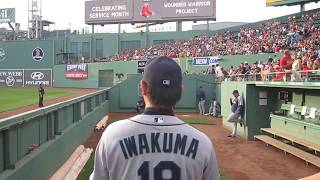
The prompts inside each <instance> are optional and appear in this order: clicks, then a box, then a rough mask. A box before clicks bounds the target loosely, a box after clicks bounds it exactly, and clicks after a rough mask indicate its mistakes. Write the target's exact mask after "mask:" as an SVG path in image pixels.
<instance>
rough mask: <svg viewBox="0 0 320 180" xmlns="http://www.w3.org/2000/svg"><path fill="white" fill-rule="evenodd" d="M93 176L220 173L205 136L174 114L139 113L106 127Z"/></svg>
mask: <svg viewBox="0 0 320 180" xmlns="http://www.w3.org/2000/svg"><path fill="white" fill-rule="evenodd" d="M92 178H93V179H111V180H121V179H122V180H152V179H154V180H158V179H159V180H160V179H172V180H201V179H210V180H215V179H218V178H219V173H218V168H217V162H216V157H215V154H214V150H213V146H212V144H211V141H210V140H209V138H208V137H207V136H206V135H204V134H203V133H201V132H200V131H198V130H196V129H194V128H192V127H191V126H189V125H187V124H185V123H184V122H183V121H181V120H180V119H178V118H176V117H174V116H161V115H159V116H157V115H138V116H135V117H133V118H130V119H128V120H123V121H118V122H116V123H113V124H111V125H110V126H109V127H108V128H107V129H106V131H105V132H104V134H103V136H102V138H101V141H100V143H99V145H98V148H97V152H96V162H95V170H94V173H93V175H92Z"/></svg>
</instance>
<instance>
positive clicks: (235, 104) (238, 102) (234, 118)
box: [227, 90, 244, 137]
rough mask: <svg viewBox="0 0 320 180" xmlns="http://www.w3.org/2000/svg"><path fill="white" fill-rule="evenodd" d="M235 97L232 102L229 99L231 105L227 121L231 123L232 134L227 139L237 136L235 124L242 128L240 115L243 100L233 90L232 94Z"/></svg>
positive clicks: (236, 91)
mask: <svg viewBox="0 0 320 180" xmlns="http://www.w3.org/2000/svg"><path fill="white" fill-rule="evenodd" d="M232 94H233V96H234V97H235V99H234V100H232V99H231V98H230V104H231V112H232V113H231V114H230V115H229V116H228V118H227V121H228V122H230V123H233V130H232V133H231V134H230V135H229V136H228V137H236V136H237V124H238V123H240V125H241V126H242V114H243V111H244V100H243V97H242V96H240V94H239V91H238V90H234V91H233V92H232Z"/></svg>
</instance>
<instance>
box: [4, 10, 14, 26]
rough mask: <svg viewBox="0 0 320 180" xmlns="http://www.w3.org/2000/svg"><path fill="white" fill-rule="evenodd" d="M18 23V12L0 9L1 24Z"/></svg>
mask: <svg viewBox="0 0 320 180" xmlns="http://www.w3.org/2000/svg"><path fill="white" fill-rule="evenodd" d="M15 21H16V10H15V9H14V8H7V9H0V24H1V23H11V22H13V23H14V22H15Z"/></svg>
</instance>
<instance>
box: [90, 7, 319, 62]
mask: <svg viewBox="0 0 320 180" xmlns="http://www.w3.org/2000/svg"><path fill="white" fill-rule="evenodd" d="M319 24H320V12H319V11H317V12H312V13H307V14H303V15H302V16H301V17H295V16H290V17H288V19H287V20H286V21H280V20H270V21H266V22H263V23H261V24H259V25H258V26H257V27H255V28H253V27H244V28H241V29H240V31H239V32H231V31H226V32H225V33H222V34H215V35H213V36H211V37H209V36H207V35H200V36H195V37H193V38H192V39H191V40H177V41H173V42H167V43H161V44H156V45H153V46H151V47H149V48H141V49H128V50H125V51H123V52H121V53H119V54H116V55H112V56H109V57H106V58H103V59H97V60H96V61H129V60H135V59H147V58H149V57H152V56H163V55H166V56H169V57H171V58H177V57H204V56H223V55H248V54H259V53H278V52H283V51H284V50H285V49H290V50H292V51H294V52H302V53H309V52H310V51H311V54H313V53H314V52H315V51H317V50H318V49H319V44H320V39H319V31H320V28H319Z"/></svg>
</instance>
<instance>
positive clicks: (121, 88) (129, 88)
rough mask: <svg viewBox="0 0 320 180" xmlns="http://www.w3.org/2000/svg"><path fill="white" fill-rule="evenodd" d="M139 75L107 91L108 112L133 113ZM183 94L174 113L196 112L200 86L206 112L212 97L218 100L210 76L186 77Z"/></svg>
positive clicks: (217, 94) (132, 76) (214, 85)
mask: <svg viewBox="0 0 320 180" xmlns="http://www.w3.org/2000/svg"><path fill="white" fill-rule="evenodd" d="M141 78H142V76H141V75H131V76H130V77H129V78H128V79H126V80H125V81H123V82H122V83H120V84H118V85H116V86H114V87H112V88H111V89H110V91H109V100H110V112H133V111H134V107H135V105H136V103H137V101H138V98H139V96H138V94H139V93H138V92H139V82H140V80H141ZM183 83H184V87H185V88H184V89H185V90H184V92H183V93H182V97H181V100H180V101H179V102H178V104H177V105H176V112H198V108H197V102H196V90H197V88H198V87H199V86H202V87H203V88H204V90H205V92H206V110H207V111H208V110H209V106H210V104H209V102H210V99H211V98H212V96H216V97H217V98H218V99H220V97H218V96H219V93H216V92H217V90H216V84H213V77H212V76H204V75H188V76H185V77H184V78H183Z"/></svg>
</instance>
